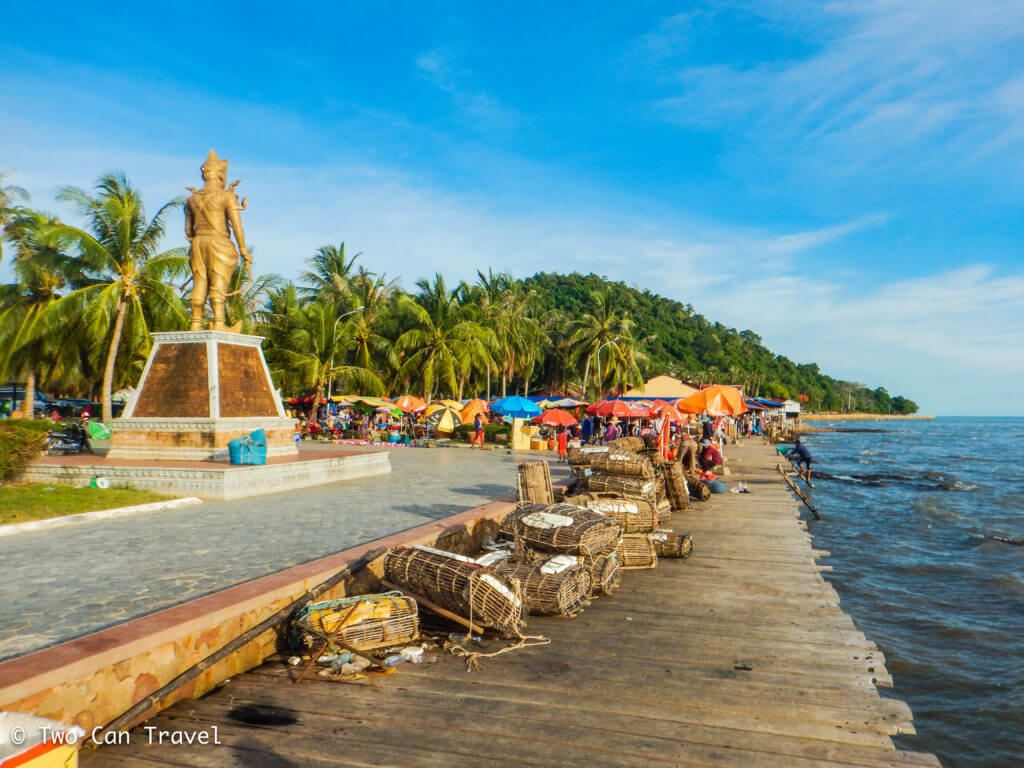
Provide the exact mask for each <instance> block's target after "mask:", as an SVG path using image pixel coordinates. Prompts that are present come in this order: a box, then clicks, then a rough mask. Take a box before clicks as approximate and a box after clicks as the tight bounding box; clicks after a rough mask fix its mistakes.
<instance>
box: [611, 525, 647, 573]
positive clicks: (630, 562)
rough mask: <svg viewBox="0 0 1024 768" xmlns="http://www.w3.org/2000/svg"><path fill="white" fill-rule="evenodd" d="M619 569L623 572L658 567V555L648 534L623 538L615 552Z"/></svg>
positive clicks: (637, 534) (636, 534) (635, 534)
mask: <svg viewBox="0 0 1024 768" xmlns="http://www.w3.org/2000/svg"><path fill="white" fill-rule="evenodd" d="M615 554H616V555H617V556H618V558H619V567H620V568H622V569H623V570H626V571H629V570H635V569H640V568H654V567H656V566H657V565H658V553H657V552H656V551H655V549H654V542H653V541H652V540H651V534H649V533H634V534H630V535H628V536H623V537H622V540H621V541H619V546H618V548H617V549H616V550H615Z"/></svg>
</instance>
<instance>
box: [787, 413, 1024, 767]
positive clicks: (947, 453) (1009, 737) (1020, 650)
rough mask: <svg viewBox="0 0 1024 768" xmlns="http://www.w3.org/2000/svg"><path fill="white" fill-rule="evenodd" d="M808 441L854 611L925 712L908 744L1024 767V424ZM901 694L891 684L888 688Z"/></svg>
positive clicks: (823, 537)
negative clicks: (1021, 540)
mask: <svg viewBox="0 0 1024 768" xmlns="http://www.w3.org/2000/svg"><path fill="white" fill-rule="evenodd" d="M834 426H844V427H849V428H855V429H859V428H865V429H878V430H883V431H880V432H857V433H818V434H813V435H808V436H806V437H805V438H804V443H805V444H806V445H807V447H808V448H809V449H810V450H811V453H812V455H813V458H814V469H815V470H822V471H823V472H824V473H827V475H828V476H830V477H823V478H820V479H818V478H816V479H814V486H815V487H814V489H813V491H811V494H812V496H813V500H814V502H815V505H816V506H817V507H818V509H819V511H820V512H821V513H822V515H823V516H824V518H825V519H824V520H823V521H821V522H817V521H812V522H811V523H810V524H809V528H810V530H811V532H812V533H813V535H814V546H815V547H816V548H819V549H827V550H830V551H831V553H832V557H831V559H827V560H823V561H822V562H823V563H828V564H830V565H832V566H833V567H834V568H835V573H834V575H832V576H830V577H828V578H830V580H831V582H832V583H833V584H834V585H835V587H836V590H837V591H838V592H839V595H840V598H841V600H842V605H843V608H844V609H845V610H846V611H847V612H848V613H849V614H850V615H851V616H853V618H854V620H855V621H856V623H857V625H858V626H859V627H860V629H861V630H862V631H863V632H864V633H865V634H866V635H867V636H868V637H869V638H870V639H871V640H873V641H875V642H876V643H877V644H878V646H879V648H881V649H882V651H883V653H884V654H885V658H886V666H887V668H888V670H889V672H890V673H891V674H892V676H893V678H894V680H895V687H894V688H893V689H892V691H891V694H892V695H893V696H896V697H898V698H901V699H903V700H905V701H906V702H907V703H908V704H909V705H910V707H911V709H912V710H913V712H914V725H915V727H916V729H917V735H915V736H901V737H897V738H896V739H895V741H896V743H897V746H899V747H902V748H907V749H915V750H923V751H930V752H934V753H935V754H936V755H938V757H939V759H940V760H941V761H942V764H943V765H944V766H947V767H950V768H951V767H953V766H970V767H971V768H974V767H976V768H983V767H984V768H1002V767H1004V766H1005V768H1010V767H1011V766H1014V767H1017V766H1024V546H1011V545H1008V544H1004V543H1001V542H999V541H995V540H993V539H990V538H987V537H989V536H1001V537H1003V538H1007V539H1015V538H1018V537H1021V536H1024V419H1011V418H1002V419H997V418H991V419H981V418H938V419H935V420H934V421H905V422H889V421H886V422H864V423H861V422H850V423H846V424H840V423H838V422H837V423H836V424H834ZM882 691H883V695H887V693H886V689H882Z"/></svg>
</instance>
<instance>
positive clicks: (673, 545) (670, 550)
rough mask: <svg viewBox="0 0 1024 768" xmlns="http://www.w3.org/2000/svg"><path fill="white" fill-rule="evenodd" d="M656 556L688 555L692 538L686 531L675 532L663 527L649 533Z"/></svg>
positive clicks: (691, 549)
mask: <svg viewBox="0 0 1024 768" xmlns="http://www.w3.org/2000/svg"><path fill="white" fill-rule="evenodd" d="M651 541H653V542H654V551H655V552H656V553H657V555H658V557H689V556H690V554H691V553H692V552H693V538H692V537H691V536H690V534H688V533H676V532H675V531H673V530H671V529H668V528H665V529H662V530H660V531H656V532H655V533H652V534H651Z"/></svg>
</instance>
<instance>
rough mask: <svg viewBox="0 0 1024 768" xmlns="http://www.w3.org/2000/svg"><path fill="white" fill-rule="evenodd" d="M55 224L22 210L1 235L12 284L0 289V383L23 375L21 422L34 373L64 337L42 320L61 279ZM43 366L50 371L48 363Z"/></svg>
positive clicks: (61, 242)
mask: <svg viewBox="0 0 1024 768" xmlns="http://www.w3.org/2000/svg"><path fill="white" fill-rule="evenodd" d="M59 223H60V222H59V221H58V219H56V218H55V217H53V216H50V215H48V214H45V213H40V212H38V211H27V210H20V211H18V212H16V213H15V215H13V216H11V217H10V218H8V219H7V222H6V231H7V236H8V238H9V239H10V240H11V242H12V243H13V244H14V246H15V248H16V254H15V257H14V262H13V265H12V266H13V270H14V275H15V278H16V281H15V282H14V283H10V284H8V285H3V286H0V380H7V379H21V378H22V377H24V379H25V400H24V404H23V406H22V408H23V415H24V417H25V418H26V419H31V418H32V417H33V405H34V403H35V397H36V381H37V377H38V374H39V371H40V370H41V369H42V368H44V367H47V366H48V363H50V362H51V361H52V360H53V358H54V350H55V349H56V348H57V347H58V346H59V344H60V340H61V339H62V338H64V335H65V333H66V331H67V328H66V327H65V328H63V329H62V330H63V331H64V332H65V333H60V334H55V333H52V331H53V330H55V327H56V326H55V324H54V323H52V322H47V320H48V319H51V318H50V317H49V315H50V312H49V310H50V309H51V307H52V305H53V304H54V302H56V301H57V299H58V291H60V290H61V289H63V288H64V287H65V285H66V279H67V275H66V274H65V273H64V271H63V270H62V266H63V265H64V264H65V262H66V255H65V253H64V249H65V248H67V246H68V239H67V238H66V237H63V236H62V235H61V234H60V233H59V231H58V230H57V226H58V225H59ZM48 331H51V332H50V333H48ZM49 368H50V370H51V372H52V365H51V366H49Z"/></svg>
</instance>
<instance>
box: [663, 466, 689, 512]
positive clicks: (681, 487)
mask: <svg viewBox="0 0 1024 768" xmlns="http://www.w3.org/2000/svg"><path fill="white" fill-rule="evenodd" d="M662 476H663V477H664V478H665V496H666V497H667V498H668V500H669V503H670V504H671V505H672V509H673V510H684V509H689V507H690V489H689V487H687V484H686V477H685V476H684V475H683V468H682V466H681V465H680V464H678V463H677V462H674V461H673V462H671V463H669V464H666V465H664V467H663V468H662Z"/></svg>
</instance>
